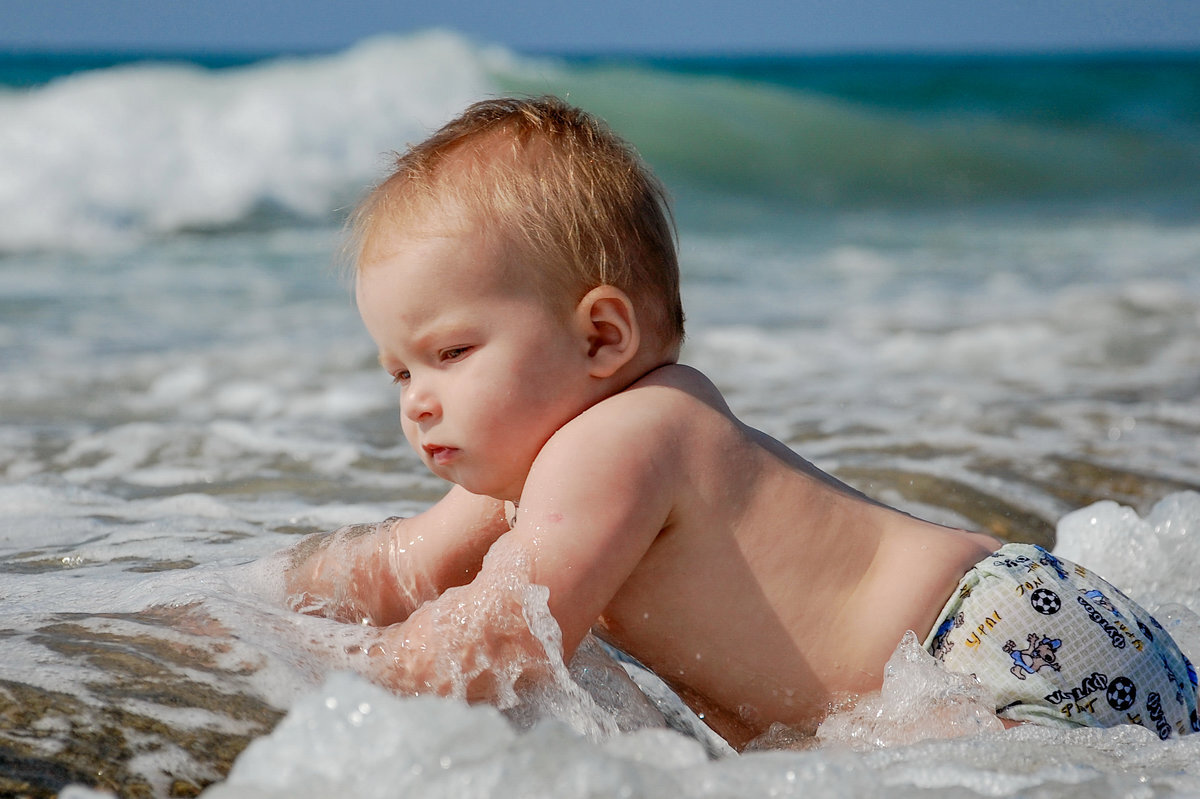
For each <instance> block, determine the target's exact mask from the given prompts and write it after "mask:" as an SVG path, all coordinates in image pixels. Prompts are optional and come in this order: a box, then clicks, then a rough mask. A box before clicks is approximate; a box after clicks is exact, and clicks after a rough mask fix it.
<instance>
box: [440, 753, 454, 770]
mask: <svg viewBox="0 0 1200 799" xmlns="http://www.w3.org/2000/svg"><path fill="white" fill-rule="evenodd" d="M438 765H439V766H441V767H442V768H450V766H452V765H454V760H453V759H451V757H450V755H442V756H441V757H440V758H438Z"/></svg>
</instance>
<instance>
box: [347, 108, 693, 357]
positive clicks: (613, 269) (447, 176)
mask: <svg viewBox="0 0 1200 799" xmlns="http://www.w3.org/2000/svg"><path fill="white" fill-rule="evenodd" d="M464 212H465V214H466V216H467V218H468V219H469V221H470V223H471V224H475V225H482V226H485V227H486V228H488V229H489V230H494V231H496V232H498V233H499V234H500V235H501V236H503V237H505V240H506V241H507V242H508V243H511V244H512V245H515V246H516V247H517V248H519V250H520V251H521V252H522V254H523V255H524V256H525V257H526V259H527V260H528V263H529V265H530V266H531V267H534V268H535V269H536V273H537V274H536V280H537V285H538V286H539V287H540V288H541V289H542V290H543V291H544V292H545V293H546V295H547V297H548V298H550V299H551V300H558V301H570V303H571V305H572V306H573V305H574V303H575V302H578V300H580V299H581V298H582V297H583V296H584V295H585V294H586V293H587V292H588V291H590V290H591V289H593V288H595V287H597V286H601V285H610V286H615V287H616V288H619V289H621V290H622V291H624V292H625V293H626V294H628V295H629V296H630V299H631V300H632V301H633V303H634V306H635V308H636V310H637V313H638V314H639V317H641V318H642V319H643V325H644V326H646V327H647V332H651V333H657V335H658V337H659V338H660V339H661V341H662V343H663V344H664V345H667V346H677V345H678V344H679V343H680V342H681V341H682V340H683V305H682V302H681V300H680V296H679V262H678V257H677V255H676V250H675V236H674V225H673V222H672V217H671V211H670V203H669V200H668V198H667V193H666V190H665V189H664V188H663V186H662V184H661V183H659V181H658V180H657V179H656V178H655V177H654V175H653V174H652V173H651V172H650V169H649V168H648V167H647V166H646V165H645V164H644V163H643V162H642V160H641V158H640V157H639V156H638V155H637V153H636V152H635V151H634V150H633V148H632V147H631V146H630V145H628V144H627V143H625V142H624V141H623V140H622V139H621V138H620V137H618V136H617V135H616V134H615V133H613V132H612V130H610V129H609V128H608V126H607V125H605V124H604V123H603V122H601V121H600V120H599V119H597V118H596V117H594V116H592V115H590V114H588V113H586V112H584V111H582V110H580V109H578V108H575V107H573V106H570V105H568V104H566V103H564V102H563V101H562V100H559V99H557V98H554V97H541V98H537V99H519V98H501V99H495V100H485V101H482V102H478V103H475V104H474V105H471V106H470V107H468V108H467V109H466V110H465V111H464V112H463V113H462V114H461V115H460V116H458V117H457V118H455V119H454V120H452V121H450V122H449V123H447V124H446V125H445V126H443V127H442V128H441V129H439V130H438V131H437V132H436V133H434V134H433V135H432V136H430V137H429V138H428V139H426V140H425V141H423V142H421V143H420V144H417V145H414V146H412V147H411V148H409V150H408V151H407V152H405V153H403V154H400V155H399V156H398V157H397V159H396V163H395V168H394V170H393V171H392V173H391V175H390V176H388V177H387V178H386V179H385V180H384V181H383V182H382V183H380V184H379V185H378V186H377V187H376V188H375V189H374V190H373V191H371V192H370V193H369V194H368V195H367V196H366V198H365V199H364V200H363V201H362V202H361V203H360V204H359V205H358V207H357V208H356V210H355V211H354V213H353V215H352V216H351V219H350V231H351V237H350V240H349V246H348V249H349V252H348V254H349V255H350V257H351V258H352V259H353V262H354V263H355V265H356V266H355V268H356V269H360V268H361V266H362V259H363V255H364V253H365V252H366V251H367V250H368V248H369V246H370V244H371V241H372V237H373V236H374V235H375V234H376V233H377V232H379V230H380V228H381V226H383V225H386V224H392V225H397V224H398V225H401V226H403V225H405V224H409V225H413V224H419V223H420V222H422V221H427V220H429V219H430V217H431V215H434V214H439V213H442V214H448V213H457V214H459V215H462V214H463V213H464Z"/></svg>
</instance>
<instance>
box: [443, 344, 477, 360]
mask: <svg viewBox="0 0 1200 799" xmlns="http://www.w3.org/2000/svg"><path fill="white" fill-rule="evenodd" d="M470 349H471V348H470V347H451V348H450V349H447V350H442V352H441V359H442V360H443V361H457V360H458V359H459V358H461V357H462V356H464V355H466V354H467V353H468V352H469V351H470Z"/></svg>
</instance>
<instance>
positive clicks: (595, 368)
mask: <svg viewBox="0 0 1200 799" xmlns="http://www.w3.org/2000/svg"><path fill="white" fill-rule="evenodd" d="M575 315H576V321H577V322H578V323H579V326H580V329H581V330H582V332H583V334H584V336H585V337H586V340H587V347H588V351H587V356H588V360H589V361H590V368H589V373H590V374H591V375H592V377H598V378H606V377H612V376H613V375H614V374H616V373H617V372H618V371H619V370H620V369H621V367H623V366H624V365H625V364H627V363H629V362H630V361H631V360H633V357H634V356H635V355H637V351H638V347H639V346H640V344H641V329H640V328H639V327H638V321H637V314H636V313H635V312H634V309H633V302H632V301H631V300H630V299H629V295H628V294H626V293H625V292H623V291H621V290H620V289H619V288H617V287H615V286H597V287H596V288H594V289H592V290H591V291H589V292H588V293H587V294H585V295H584V296H583V299H582V300H580V301H579V305H578V306H576V308H575Z"/></svg>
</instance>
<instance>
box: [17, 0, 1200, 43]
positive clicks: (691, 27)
mask: <svg viewBox="0 0 1200 799" xmlns="http://www.w3.org/2000/svg"><path fill="white" fill-rule="evenodd" d="M431 27H444V28H451V29H454V30H457V31H460V32H462V33H464V34H466V35H468V36H470V37H471V38H473V39H476V40H478V41H481V42H492V43H497V44H503V45H507V46H509V47H513V48H515V49H518V50H526V51H528V50H532V51H568V52H570V51H575V52H579V51H584V52H595V51H651V52H707V53H714V52H775V53H779V52H784V53H805V52H828V51H880V50H884V51H895V50H901V51H908V50H959V51H961V50H987V51H996V50H1064V49H1065V50H1079V49H1084V50H1096V49H1109V50H1111V49H1162V48H1166V49H1181V48H1185V49H1196V48H1200V0H1040V1H1038V0H1011V1H1006V0H686V1H685V0H666V1H665V2H654V1H653V0H588V2H583V3H571V2H566V0H520V1H519V2H516V3H511V2H510V3H503V2H484V1H483V0H393V2H384V1H383V0H293V2H283V0H0V49H8V50H12V49H60V50H61V49H105V50H112V49H119V50H120V49H143V50H144V49H153V50H163V49H165V50H180V49H182V50H191V51H196V50H201V51H206V50H222V51H264V50H265V51H277V50H293V51H294V50H301V51H304V50H329V49H338V48H341V47H344V46H346V45H348V44H350V43H352V42H354V41H357V40H359V39H362V38H364V37H366V36H370V35H372V34H378V33H386V32H391V33H397V32H399V33H403V32H409V31H414V30H421V29H425V28H431Z"/></svg>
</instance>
